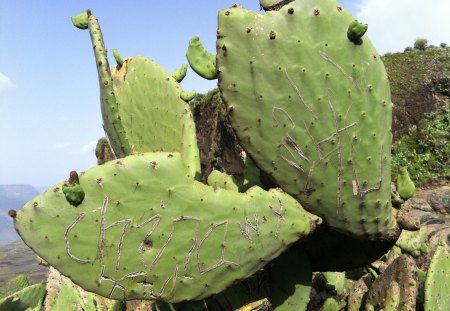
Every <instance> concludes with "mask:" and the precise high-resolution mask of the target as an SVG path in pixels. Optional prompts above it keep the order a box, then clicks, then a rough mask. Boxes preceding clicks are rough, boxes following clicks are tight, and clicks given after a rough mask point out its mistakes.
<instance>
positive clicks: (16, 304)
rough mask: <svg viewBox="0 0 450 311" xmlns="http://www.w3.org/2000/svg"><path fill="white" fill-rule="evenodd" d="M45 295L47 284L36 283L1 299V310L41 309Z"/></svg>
mask: <svg viewBox="0 0 450 311" xmlns="http://www.w3.org/2000/svg"><path fill="white" fill-rule="evenodd" d="M44 295H45V285H43V284H34V285H31V286H28V287H26V288H24V289H22V290H21V291H18V292H17V293H14V294H12V295H10V296H8V297H5V298H3V299H0V311H24V310H29V311H39V310H41V307H42V301H43V300H44Z"/></svg>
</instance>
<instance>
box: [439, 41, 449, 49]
mask: <svg viewBox="0 0 450 311" xmlns="http://www.w3.org/2000/svg"><path fill="white" fill-rule="evenodd" d="M439 46H440V47H441V48H443V49H444V48H446V47H447V43H445V42H442V43H441V44H439Z"/></svg>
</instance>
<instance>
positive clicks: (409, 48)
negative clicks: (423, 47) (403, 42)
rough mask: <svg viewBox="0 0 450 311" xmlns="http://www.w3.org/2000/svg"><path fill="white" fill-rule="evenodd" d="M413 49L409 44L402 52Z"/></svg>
mask: <svg viewBox="0 0 450 311" xmlns="http://www.w3.org/2000/svg"><path fill="white" fill-rule="evenodd" d="M412 50H413V48H412V47H411V46H407V47H406V48H405V51H404V52H409V51H412Z"/></svg>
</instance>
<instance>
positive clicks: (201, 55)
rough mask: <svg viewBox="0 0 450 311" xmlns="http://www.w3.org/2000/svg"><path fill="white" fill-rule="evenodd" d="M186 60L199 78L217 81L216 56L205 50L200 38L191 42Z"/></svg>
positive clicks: (196, 37)
mask: <svg viewBox="0 0 450 311" xmlns="http://www.w3.org/2000/svg"><path fill="white" fill-rule="evenodd" d="M186 58H187V60H188V62H189V65H191V68H192V69H193V70H194V71H195V72H196V73H197V74H198V75H199V76H201V77H202V78H205V79H208V80H214V79H217V72H216V56H215V55H213V54H211V53H209V52H208V51H207V50H206V49H205V47H204V46H203V44H202V43H201V41H200V38H199V37H198V36H195V37H193V38H192V39H191V40H189V46H188V50H187V52H186Z"/></svg>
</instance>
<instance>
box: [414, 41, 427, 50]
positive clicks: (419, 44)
mask: <svg viewBox="0 0 450 311" xmlns="http://www.w3.org/2000/svg"><path fill="white" fill-rule="evenodd" d="M427 47H428V40H427V39H425V38H418V39H416V41H414V48H415V49H416V50H422V51H425V50H426V49H427Z"/></svg>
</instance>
